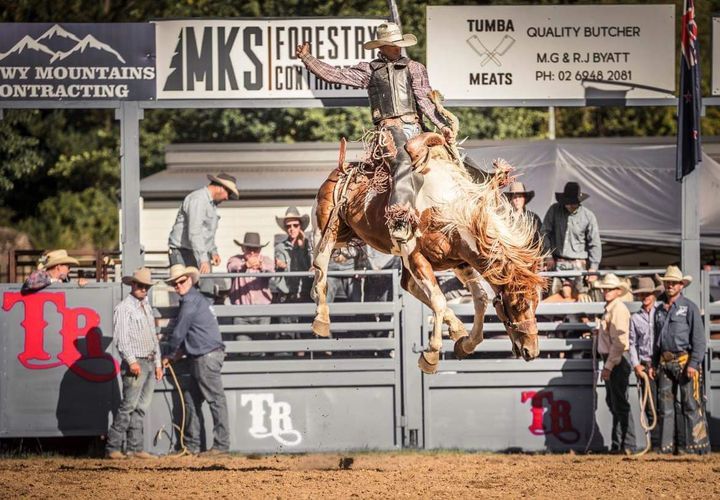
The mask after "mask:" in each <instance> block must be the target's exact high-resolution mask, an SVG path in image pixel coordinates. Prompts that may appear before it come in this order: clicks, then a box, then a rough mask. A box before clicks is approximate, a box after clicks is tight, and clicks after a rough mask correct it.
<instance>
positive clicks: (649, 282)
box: [632, 276, 662, 295]
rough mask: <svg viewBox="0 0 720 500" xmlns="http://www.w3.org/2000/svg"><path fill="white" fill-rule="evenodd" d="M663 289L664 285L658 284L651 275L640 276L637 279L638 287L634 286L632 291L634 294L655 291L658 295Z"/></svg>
mask: <svg viewBox="0 0 720 500" xmlns="http://www.w3.org/2000/svg"><path fill="white" fill-rule="evenodd" d="M661 291H662V287H661V286H658V285H656V284H655V280H653V279H652V278H651V277H650V276H640V277H639V278H638V279H637V288H633V290H632V293H633V295H635V294H639V293H654V294H655V295H657V294H659V293H660V292H661Z"/></svg>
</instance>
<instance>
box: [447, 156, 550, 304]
mask: <svg viewBox="0 0 720 500" xmlns="http://www.w3.org/2000/svg"><path fill="white" fill-rule="evenodd" d="M435 161H441V160H440V159H435ZM445 163H446V165H447V167H448V168H447V172H449V173H450V175H451V176H452V178H453V180H454V181H455V184H456V186H457V189H458V193H457V196H454V197H453V198H454V201H452V202H450V203H447V204H446V205H444V206H442V207H440V210H438V211H437V212H436V214H435V217H434V222H435V223H437V224H439V225H440V226H441V227H442V230H443V231H444V232H446V233H447V234H450V233H451V232H453V231H459V232H460V233H461V234H462V233H469V234H470V235H471V236H472V237H473V239H474V240H475V243H476V245H477V249H478V252H479V253H480V254H481V256H482V257H483V259H484V260H485V262H486V265H485V269H483V270H482V274H483V277H484V278H485V279H486V280H487V281H488V282H489V283H491V284H493V285H496V286H500V287H503V289H504V290H505V292H506V293H508V294H510V295H511V297H512V299H511V300H513V302H515V303H518V304H523V303H524V304H526V303H527V298H528V297H535V296H536V290H537V287H538V286H539V285H542V284H544V281H545V280H544V278H542V277H541V276H540V275H538V274H537V272H538V270H539V269H540V265H541V262H542V259H543V251H542V242H541V241H536V238H535V227H534V225H533V222H532V220H531V219H530V218H529V217H526V216H525V215H523V216H521V217H518V216H515V215H514V214H513V209H512V207H511V205H510V202H509V201H508V199H507V197H505V196H504V195H503V193H502V187H503V185H504V180H503V177H505V180H506V176H507V173H508V172H509V171H510V169H511V167H510V166H509V165H508V164H507V163H506V162H505V161H504V160H497V161H496V162H494V164H495V167H496V169H497V170H498V172H497V173H496V174H495V175H492V176H490V177H489V178H488V179H487V180H486V181H485V182H482V183H478V182H475V181H473V180H472V179H471V178H470V176H469V174H468V173H467V171H465V169H464V168H461V167H460V166H459V165H458V164H457V163H456V162H451V161H446V162H445Z"/></svg>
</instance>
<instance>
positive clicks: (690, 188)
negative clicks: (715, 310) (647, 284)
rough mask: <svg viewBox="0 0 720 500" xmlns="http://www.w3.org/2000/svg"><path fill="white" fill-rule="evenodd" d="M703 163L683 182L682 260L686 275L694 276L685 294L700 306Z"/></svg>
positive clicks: (684, 178) (684, 291)
mask: <svg viewBox="0 0 720 500" xmlns="http://www.w3.org/2000/svg"><path fill="white" fill-rule="evenodd" d="M701 168H702V162H701V163H698V165H697V167H696V168H695V170H693V171H692V172H690V173H689V174H687V175H686V176H685V177H683V180H682V222H681V223H682V243H681V259H682V269H683V271H684V272H685V274H690V275H692V277H693V278H694V279H693V282H692V283H690V285H688V286H687V287H686V288H685V289H684V290H683V294H684V295H685V296H686V297H687V298H688V299H690V300H692V301H693V302H695V303H696V304H698V305H699V304H700V275H699V273H700V270H701V266H700V218H699V216H698V206H699V205H700V182H699V178H700V169H701Z"/></svg>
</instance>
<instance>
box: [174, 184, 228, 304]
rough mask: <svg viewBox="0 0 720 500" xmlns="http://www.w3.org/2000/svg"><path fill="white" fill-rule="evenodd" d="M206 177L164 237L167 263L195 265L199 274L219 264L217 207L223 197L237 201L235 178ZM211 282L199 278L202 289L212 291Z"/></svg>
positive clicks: (207, 291)
mask: <svg viewBox="0 0 720 500" xmlns="http://www.w3.org/2000/svg"><path fill="white" fill-rule="evenodd" d="M207 178H208V180H209V181H210V184H208V185H207V186H205V187H202V188H200V189H197V190H195V191H193V192H192V193H190V194H189V195H187V196H186V197H185V199H184V200H183V203H182V205H181V206H180V209H179V210H178V213H177V216H176V217H175V223H174V224H173V227H172V230H171V231H170V237H169V238H168V247H169V249H170V265H175V264H183V265H186V266H193V267H197V268H198V269H199V271H200V274H207V273H210V272H212V266H219V265H220V255H219V254H218V250H217V245H216V244H215V233H216V232H217V229H218V221H219V220H220V216H219V215H218V211H217V206H218V205H219V204H220V203H222V202H223V201H225V200H227V199H231V200H237V199H238V196H239V193H238V188H237V181H236V179H235V177H233V176H231V175H228V174H225V173H219V174H217V175H208V176H207ZM214 285H215V281H214V280H210V279H207V280H203V284H202V291H203V292H204V293H206V294H212V293H213V291H214V290H213V287H214Z"/></svg>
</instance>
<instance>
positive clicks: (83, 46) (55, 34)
mask: <svg viewBox="0 0 720 500" xmlns="http://www.w3.org/2000/svg"><path fill="white" fill-rule="evenodd" d="M59 39H66V40H70V41H71V42H75V43H74V45H73V46H72V47H71V48H70V49H69V50H59V49H53V48H50V46H49V45H50V42H52V41H53V40H59ZM90 49H92V50H98V51H101V52H106V53H108V54H111V55H113V56H114V57H115V58H116V59H117V60H118V61H120V62H121V63H123V64H126V62H125V59H124V58H123V57H122V56H121V55H120V53H119V52H118V51H117V50H115V49H114V48H112V47H111V46H110V45H108V44H106V43H103V42H101V41H100V40H98V39H97V38H95V37H94V36H92V35H86V36H85V37H84V38H82V39H81V38H80V37H78V36H77V35H75V34H73V33H71V32H69V31H67V30H66V29H64V28H63V27H62V26H60V25H59V24H55V25H53V26H52V27H51V28H50V29H49V30H47V31H46V32H45V33H43V34H42V35H40V36H39V37H37V38H33V37H31V36H30V35H25V36H24V37H23V38H22V39H21V40H20V41H19V42H17V43H16V44H15V45H13V47H12V48H11V49H10V50H8V51H7V52H0V61H2V60H3V59H5V58H7V57H9V56H11V55H13V54H22V53H24V52H29V51H34V52H39V53H44V54H47V55H48V56H49V57H50V63H54V62H57V61H63V60H65V59H67V58H68V57H70V56H72V55H73V54H84V53H85V52H86V51H89V50H90Z"/></svg>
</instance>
